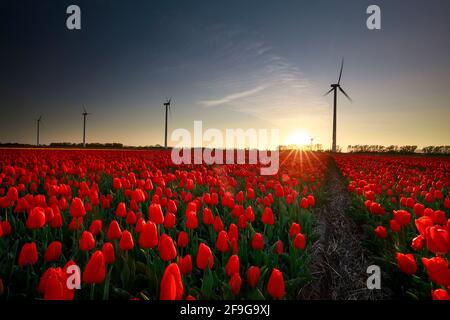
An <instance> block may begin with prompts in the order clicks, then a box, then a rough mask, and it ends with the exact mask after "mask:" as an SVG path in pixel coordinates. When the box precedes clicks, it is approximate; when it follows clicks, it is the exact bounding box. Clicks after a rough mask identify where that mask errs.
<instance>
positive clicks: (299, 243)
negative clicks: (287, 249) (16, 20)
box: [294, 233, 306, 250]
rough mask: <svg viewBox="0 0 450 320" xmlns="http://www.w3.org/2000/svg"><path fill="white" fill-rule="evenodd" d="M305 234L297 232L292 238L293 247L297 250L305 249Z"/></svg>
mask: <svg viewBox="0 0 450 320" xmlns="http://www.w3.org/2000/svg"><path fill="white" fill-rule="evenodd" d="M305 244H306V241H305V236H304V235H303V234H301V233H299V234H297V236H296V237H295V239H294V247H295V249H299V250H305Z"/></svg>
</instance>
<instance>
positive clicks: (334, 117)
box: [324, 59, 352, 152]
mask: <svg viewBox="0 0 450 320" xmlns="http://www.w3.org/2000/svg"><path fill="white" fill-rule="evenodd" d="M343 68H344V59H342V62H341V71H340V72H339V79H338V82H337V83H334V84H332V85H331V89H330V91H328V92H327V93H325V94H324V96H326V95H327V94H329V93H330V92H331V91H333V93H334V108H333V146H332V151H333V152H336V108H337V90H338V89H339V90H340V91H341V92H342V93H343V94H344V96H346V97H347V99H348V100H349V101H350V102H352V99H351V98H350V97H349V95H348V94H347V93H346V92H345V91H344V89H342V87H341V77H342V69H343Z"/></svg>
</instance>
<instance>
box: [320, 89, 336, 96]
mask: <svg viewBox="0 0 450 320" xmlns="http://www.w3.org/2000/svg"><path fill="white" fill-rule="evenodd" d="M333 90H334V88H331V89H330V90H329V91H328V92H327V93H325V94H324V95H323V96H324V97H325V96H326V95H328V94H329V93H330V92H331V91H333Z"/></svg>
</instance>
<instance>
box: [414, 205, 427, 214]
mask: <svg viewBox="0 0 450 320" xmlns="http://www.w3.org/2000/svg"><path fill="white" fill-rule="evenodd" d="M424 210H425V206H424V205H423V204H421V203H416V204H415V205H414V214H415V215H416V216H417V217H419V218H420V217H421V216H423V211H424Z"/></svg>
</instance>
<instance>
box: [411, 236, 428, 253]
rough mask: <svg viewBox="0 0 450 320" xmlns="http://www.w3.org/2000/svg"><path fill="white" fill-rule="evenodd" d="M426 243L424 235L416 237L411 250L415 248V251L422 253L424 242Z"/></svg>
mask: <svg viewBox="0 0 450 320" xmlns="http://www.w3.org/2000/svg"><path fill="white" fill-rule="evenodd" d="M424 241H425V238H424V237H423V236H422V235H418V236H417V237H415V238H414V239H413V240H412V242H411V248H413V249H414V250H415V251H421V250H422V248H423V242H424Z"/></svg>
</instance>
